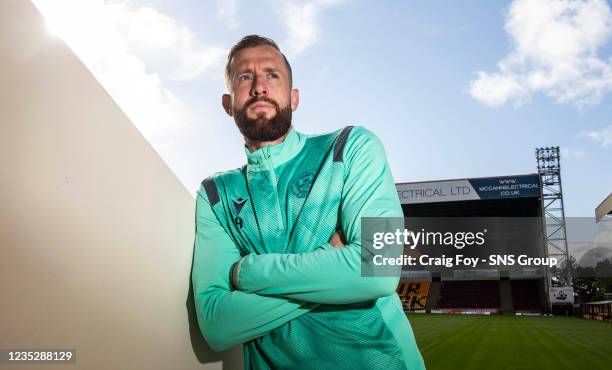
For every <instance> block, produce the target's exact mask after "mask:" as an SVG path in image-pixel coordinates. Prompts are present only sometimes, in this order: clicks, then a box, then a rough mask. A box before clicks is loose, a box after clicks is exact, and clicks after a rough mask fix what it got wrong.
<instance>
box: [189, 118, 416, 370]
mask: <svg viewBox="0 0 612 370" xmlns="http://www.w3.org/2000/svg"><path fill="white" fill-rule="evenodd" d="M245 152H246V155H247V160H248V162H247V165H246V166H244V167H242V168H240V169H235V170H231V171H227V172H222V173H218V174H215V175H214V176H212V177H209V178H207V179H205V180H204V181H203V182H202V186H201V187H200V189H199V191H198V193H197V201H196V202H197V203H196V236H195V250H194V261H193V271H192V273H193V274H192V280H193V288H194V296H195V304H196V310H197V316H198V322H199V326H200V329H201V331H202V334H203V336H204V337H205V338H206V340H207V341H208V343H209V345H210V346H211V348H213V349H214V350H218V351H220V350H224V349H227V348H229V347H231V346H234V345H237V344H239V343H243V344H244V347H243V348H244V360H245V368H246V369H351V370H355V369H385V370H394V369H424V368H425V366H424V364H423V359H422V357H421V354H420V353H419V350H418V348H417V346H416V342H415V340H414V335H413V333H412V329H411V327H410V323H409V321H408V320H407V318H406V316H405V314H404V311H403V308H402V304H401V302H400V299H399V297H398V295H397V293H396V292H395V289H396V287H397V284H398V280H399V277H362V276H361V256H360V246H361V222H360V220H361V218H362V217H403V213H402V209H401V206H400V202H399V199H398V196H397V192H396V189H395V184H394V182H393V177H392V176H391V171H390V170H389V166H388V164H387V160H386V156H385V152H384V148H383V146H382V144H381V142H380V140H379V139H378V138H377V137H376V136H375V135H374V134H372V133H371V132H370V131H368V130H366V129H364V128H362V127H351V126H349V127H346V128H345V129H343V130H339V131H336V132H333V133H331V134H325V135H316V136H315V135H305V134H301V133H299V132H297V131H295V129H293V128H291V131H290V132H289V134H288V135H287V137H286V138H285V140H284V141H283V142H282V143H280V144H276V145H268V146H265V147H263V148H261V149H258V150H256V151H254V152H250V151H249V150H248V149H246V147H245ZM339 227H341V228H342V230H343V231H344V234H345V236H346V240H347V243H348V244H347V245H346V246H344V247H341V248H334V247H332V246H331V244H329V239H330V238H331V236H332V235H333V234H334V232H335V231H336V230H337V229H338V228H339ZM236 262H238V263H237V264H236V268H237V274H238V280H237V282H238V286H237V287H236V289H233V287H232V285H231V283H230V274H231V271H232V266H233V265H234V263H236Z"/></svg>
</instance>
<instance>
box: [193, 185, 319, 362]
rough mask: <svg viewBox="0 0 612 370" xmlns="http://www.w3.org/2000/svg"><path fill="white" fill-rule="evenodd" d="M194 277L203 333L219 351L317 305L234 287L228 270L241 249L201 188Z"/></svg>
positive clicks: (197, 200) (198, 200)
mask: <svg viewBox="0 0 612 370" xmlns="http://www.w3.org/2000/svg"><path fill="white" fill-rule="evenodd" d="M196 197H197V199H196V235H195V246H194V257H193V269H192V282H193V292H194V301H195V305H196V312H197V317H198V323H199V327H200V331H201V332H202V335H203V336H204V338H205V339H206V341H207V342H208V344H209V345H210V347H211V348H212V349H214V350H216V351H222V350H225V349H227V348H229V347H232V346H234V345H236V344H240V343H244V342H247V341H249V340H251V339H254V338H257V337H260V336H262V335H264V334H266V333H268V332H269V331H271V330H272V329H275V328H277V327H278V326H280V325H282V324H284V323H286V322H288V321H289V320H292V319H294V318H296V317H298V316H300V315H302V314H304V313H306V312H308V311H309V310H310V309H311V308H313V307H314V306H316V305H313V304H308V303H304V302H296V301H292V300H290V299H287V298H283V297H265V296H262V295H259V294H255V293H247V292H243V291H237V290H234V291H232V290H231V288H230V286H229V284H230V280H229V279H230V277H229V271H230V269H231V266H232V264H233V263H234V262H236V261H238V260H239V259H240V253H239V251H238V248H237V247H236V245H235V244H234V242H233V241H232V240H231V239H230V237H229V235H228V234H227V233H226V232H225V230H224V229H223V227H222V226H221V224H220V223H219V221H218V220H217V218H216V216H215V214H214V213H213V211H212V209H211V206H210V203H209V201H208V197H207V196H206V193H205V190H204V188H203V187H201V188H200V191H199V192H198V194H197V195H196Z"/></svg>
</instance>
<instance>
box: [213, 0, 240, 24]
mask: <svg viewBox="0 0 612 370" xmlns="http://www.w3.org/2000/svg"><path fill="white" fill-rule="evenodd" d="M239 10H240V5H239V3H238V0H217V19H218V20H220V21H221V22H223V23H225V24H226V25H227V28H229V29H230V30H234V29H236V28H238V26H239V22H238V11H239Z"/></svg>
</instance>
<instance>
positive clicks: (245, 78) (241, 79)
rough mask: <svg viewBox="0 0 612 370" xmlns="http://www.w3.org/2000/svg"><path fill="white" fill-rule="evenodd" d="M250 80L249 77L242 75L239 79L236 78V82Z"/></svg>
mask: <svg viewBox="0 0 612 370" xmlns="http://www.w3.org/2000/svg"><path fill="white" fill-rule="evenodd" d="M250 79H251V76H250V75H242V76H240V77H238V81H248V80H250Z"/></svg>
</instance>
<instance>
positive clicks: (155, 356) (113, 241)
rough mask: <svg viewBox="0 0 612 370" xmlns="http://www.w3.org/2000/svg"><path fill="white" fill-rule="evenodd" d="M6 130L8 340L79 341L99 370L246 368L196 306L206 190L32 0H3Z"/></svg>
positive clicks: (0, 114) (0, 226)
mask: <svg viewBox="0 0 612 370" xmlns="http://www.w3.org/2000/svg"><path fill="white" fill-rule="evenodd" d="M0 128H1V131H0V176H1V177H0V196H1V198H0V201H1V203H0V349H1V348H5V349H6V348H20V347H21V348H75V349H76V351H77V363H76V366H71V367H70V368H75V369H88V370H89V369H104V370H108V369H221V368H222V367H223V368H224V369H237V368H241V367H242V353H241V350H240V349H239V348H235V349H233V350H230V351H226V352H224V353H221V354H217V353H214V352H212V351H211V350H210V349H209V348H208V346H207V345H206V344H205V342H204V341H203V340H202V339H201V336H200V334H199V331H198V328H197V326H195V325H196V323H195V321H194V320H195V316H194V313H193V311H191V312H190V313H189V312H188V307H190V306H191V305H192V303H191V304H190V302H192V300H191V301H189V302H188V299H190V296H189V295H190V292H189V291H188V290H189V279H190V277H189V272H190V268H191V258H192V250H193V233H194V199H193V197H192V196H191V195H190V193H189V191H188V190H187V189H185V188H184V187H183V186H182V185H181V183H180V182H179V180H178V179H177V178H176V176H174V174H173V173H172V172H171V170H170V169H169V168H168V167H167V166H166V164H165V163H164V162H163V161H162V160H161V158H160V157H159V156H158V154H157V153H156V152H155V151H154V150H153V149H152V147H151V146H150V145H149V144H148V143H147V141H146V140H145V139H144V138H143V137H142V135H141V134H140V133H139V132H138V131H137V129H136V128H135V127H134V126H133V124H132V123H131V122H130V121H129V120H128V118H127V117H126V116H125V115H124V114H123V113H122V112H121V110H120V109H119V108H118V107H117V105H116V104H115V103H114V102H113V100H112V99H111V98H110V97H109V96H108V94H107V93H106V92H105V91H104V89H103V88H102V87H101V86H100V85H99V84H98V83H97V81H96V80H95V79H94V78H93V76H92V75H91V74H90V73H89V72H88V70H87V69H86V68H85V67H84V65H83V64H82V63H81V62H80V61H79V59H78V58H77V57H76V56H75V55H74V54H73V53H72V52H71V51H70V50H69V48H68V47H67V46H66V45H65V44H64V43H63V42H62V41H61V40H59V39H57V38H55V37H52V36H50V35H48V34H47V32H46V31H45V26H44V22H43V19H42V17H41V16H40V15H39V13H38V12H37V10H36V8H35V7H34V6H33V5H32V4H30V3H29V2H28V1H24V0H2V1H0ZM205 175H207V174H203V177H204V176H205ZM190 320H191V322H190ZM221 361H222V362H223V365H222V364H221ZM48 366H49V365H37V366H32V365H26V366H25V367H24V366H15V368H18V369H24V368H26V367H27V368H28V369H38V368H40V369H48V368H49V367H48ZM8 367H10V365H0V369H4V368H8ZM62 368H63V367H62Z"/></svg>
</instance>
